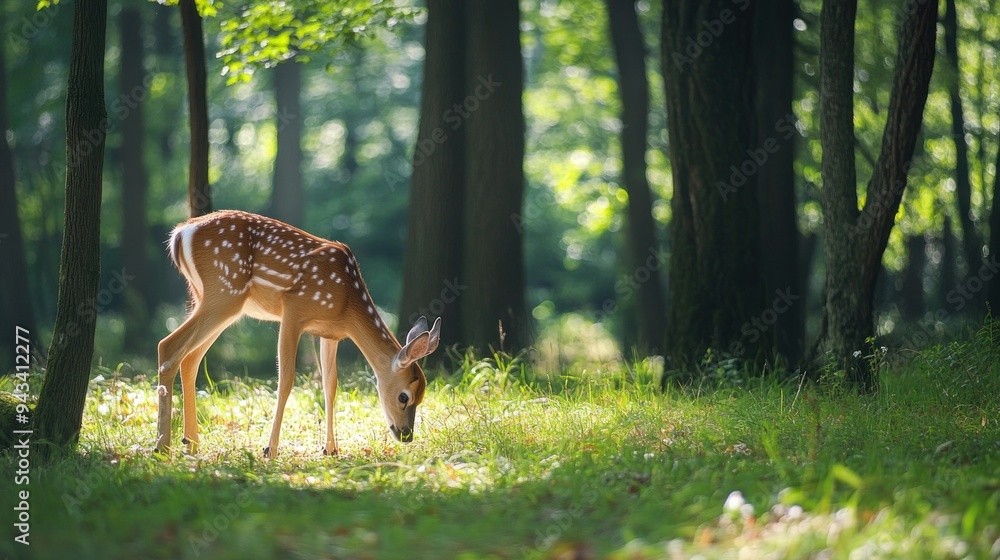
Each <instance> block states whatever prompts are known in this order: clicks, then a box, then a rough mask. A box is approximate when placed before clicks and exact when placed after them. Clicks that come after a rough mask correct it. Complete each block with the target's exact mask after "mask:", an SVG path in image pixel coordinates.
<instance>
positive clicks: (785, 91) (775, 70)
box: [753, 0, 806, 364]
mask: <svg viewBox="0 0 1000 560" xmlns="http://www.w3.org/2000/svg"><path fill="white" fill-rule="evenodd" d="M794 19H795V2H794V1H793V0H772V1H769V2H759V3H758V4H757V7H756V13H755V14H754V42H753V57H754V61H753V62H754V68H755V69H756V76H755V80H756V84H757V92H756V93H757V107H756V109H757V142H756V143H755V146H758V147H764V146H767V145H768V144H771V145H773V146H775V148H776V149H775V150H774V151H773V152H771V151H770V150H767V149H766V148H765V151H767V152H769V153H768V156H767V161H766V162H765V163H763V164H761V165H760V167H759V169H758V171H757V203H758V209H759V212H760V239H761V253H760V257H761V260H760V274H761V277H762V278H763V279H764V293H765V294H768V295H772V294H774V295H777V294H780V293H787V294H789V297H792V296H795V297H797V298H800V299H798V300H796V301H795V302H794V304H791V305H789V307H788V309H787V310H786V311H785V312H783V313H778V314H776V322H775V324H774V345H775V350H776V351H777V353H778V354H780V355H781V356H784V358H785V359H787V360H788V361H789V362H791V363H792V364H794V363H796V362H797V361H798V360H799V359H801V357H802V342H803V338H804V329H805V324H804V323H805V307H806V306H805V303H804V302H803V301H802V300H801V298H803V297H804V292H803V288H802V281H801V278H802V276H801V275H800V272H799V262H798V261H799V230H798V226H797V224H796V215H795V212H796V209H795V166H794V163H795V139H796V137H797V136H798V133H797V131H796V130H795V129H794V128H793V126H794V122H795V115H794V114H793V113H792V98H793V90H792V73H793V70H794V60H793V54H794V41H793V39H792V21H793V20H794Z"/></svg>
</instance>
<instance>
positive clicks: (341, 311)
mask: <svg viewBox="0 0 1000 560" xmlns="http://www.w3.org/2000/svg"><path fill="white" fill-rule="evenodd" d="M170 258H171V260H173V262H174V265H175V266H176V267H177V269H178V270H180V271H181V273H182V274H183V275H184V277H185V278H186V279H187V281H188V288H189V291H190V293H191V299H192V302H193V306H192V308H191V312H190V314H189V315H188V318H187V320H185V321H184V324H183V325H181V326H180V327H178V328H177V330H175V331H174V332H173V333H171V334H170V335H168V336H167V337H166V338H164V339H163V340H161V341H160V344H159V347H158V354H159V362H158V363H159V384H160V385H159V387H158V388H157V391H158V394H159V418H158V425H157V427H158V437H157V442H156V448H157V449H158V450H162V449H165V448H169V446H170V415H171V404H172V401H171V395H172V393H173V382H174V377H175V376H176V374H177V369H178V367H180V371H181V388H182V391H183V402H184V442H185V443H187V444H188V450H189V451H190V452H194V450H195V449H197V443H198V419H197V416H196V414H195V378H196V377H197V374H198V365H199V364H200V363H201V360H202V358H203V357H204V356H205V353H206V352H207V351H208V349H209V347H211V346H212V343H213V342H215V339H216V338H218V337H219V335H220V334H222V331H224V330H225V329H226V327H228V326H229V325H231V324H232V323H233V322H234V321H236V320H237V319H239V318H240V317H242V316H243V315H249V316H251V317H255V318H257V319H263V320H268V321H277V322H279V323H281V327H280V328H279V331H278V404H277V407H276V408H275V411H274V423H273V424H272V426H271V437H270V440H269V441H268V446H267V447H265V448H264V455H265V456H270V457H273V456H275V455H276V454H277V452H278V435H279V432H280V431H281V417H282V415H283V414H284V410H285V402H286V401H287V400H288V395H289V393H290V392H291V390H292V383H293V381H294V378H295V353H296V349H297V348H298V343H299V338H300V337H301V336H302V333H304V332H305V333H310V334H313V335H316V336H318V337H320V338H321V341H320V361H321V364H320V365H321V370H322V375H323V393H324V396H325V403H326V446H325V448H324V452H325V453H327V454H334V453H336V452H337V439H336V434H335V433H334V415H333V409H334V401H335V399H336V396H337V343H338V342H339V341H340V340H342V339H344V338H350V339H351V340H353V341H354V342H355V343H356V344H357V345H358V348H360V349H361V352H362V353H363V354H364V355H365V358H366V359H367V360H368V362H369V363H370V364H371V366H372V369H374V370H375V376H376V380H377V382H378V383H377V390H378V395H379V401H380V402H381V404H382V410H383V412H384V413H385V419H386V423H387V424H388V426H389V430H390V431H391V432H392V435H393V436H394V437H395V438H396V439H398V440H400V441H411V440H412V439H413V428H414V416H415V413H416V408H417V405H419V404H420V402H421V401H422V400H423V397H424V388H425V387H426V384H427V382H426V379H425V378H424V372H423V370H421V369H420V366H419V365H418V364H417V361H418V360H420V359H421V358H423V357H424V356H427V355H428V354H430V353H431V352H433V351H434V349H435V348H437V345H438V342H439V341H440V338H441V336H440V335H441V319H440V318H438V319H437V320H436V321H434V326H433V327H432V328H430V329H428V327H427V321H426V320H425V319H424V318H423V317H421V318H420V319H419V320H417V322H416V324H414V326H413V328H412V329H411V330H410V332H409V334H408V335H407V336H406V345H405V346H402V345H400V344H399V342H398V341H397V340H396V337H394V336H393V335H392V333H391V332H389V329H388V328H387V327H386V326H385V323H384V322H383V321H382V318H381V317H379V314H378V312H377V311H376V309H375V304H374V303H373V302H372V299H371V295H370V294H369V293H368V288H367V287H366V286H365V283H364V280H362V279H361V273H360V271H359V270H358V263H357V261H356V260H355V258H354V255H353V254H352V253H351V250H350V249H349V248H348V247H347V245H344V244H343V243H338V242H336V241H327V240H325V239H322V238H319V237H316V236H314V235H310V234H308V233H306V232H304V231H302V230H300V229H297V228H294V227H292V226H290V225H288V224H284V223H282V222H279V221H277V220H272V219H270V218H266V217H264V216H258V215H255V214H249V213H246V212H238V211H232V210H224V211H219V212H214V213H212V214H208V215H205V216H201V217H199V218H194V219H191V220H188V221H186V222H183V223H181V224H180V225H178V226H177V227H176V228H174V231H173V233H172V234H171V236H170Z"/></svg>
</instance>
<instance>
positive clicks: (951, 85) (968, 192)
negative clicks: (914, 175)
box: [942, 0, 983, 309]
mask: <svg viewBox="0 0 1000 560" xmlns="http://www.w3.org/2000/svg"><path fill="white" fill-rule="evenodd" d="M945 6H946V9H945V12H944V19H943V20H942V23H943V24H944V46H945V56H946V57H947V59H948V66H950V70H951V72H950V74H949V76H948V93H949V95H950V97H951V136H952V139H953V140H954V141H955V200H956V201H957V202H958V219H959V223H960V225H961V226H962V248H963V257H964V258H965V266H966V271H967V274H975V273H976V271H977V270H979V266H980V263H981V261H982V259H983V256H982V255H983V248H982V245H983V244H982V242H981V241H980V240H979V234H978V233H977V232H976V225H975V223H974V222H973V221H972V183H971V182H970V180H969V146H968V144H966V142H965V116H964V113H963V111H962V96H961V94H960V91H959V84H960V83H961V76H962V75H961V70H960V69H959V66H958V17H957V15H956V13H955V0H946V2H945ZM978 299H979V298H976V299H975V300H973V301H972V302H970V303H972V304H973V305H972V306H971V307H972V308H973V309H978V308H979V305H976V304H974V303H973V302H975V301H977V300H978Z"/></svg>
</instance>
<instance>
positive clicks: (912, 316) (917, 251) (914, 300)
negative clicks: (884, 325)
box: [899, 234, 927, 321]
mask: <svg viewBox="0 0 1000 560" xmlns="http://www.w3.org/2000/svg"><path fill="white" fill-rule="evenodd" d="M906 254H907V263H906V268H904V269H903V272H902V274H901V279H900V286H899V312H900V314H901V315H902V316H903V318H904V319H906V320H909V321H916V320H919V319H920V318H921V317H923V315H924V312H925V311H926V310H927V305H926V303H925V301H924V266H925V265H926V264H927V240H925V239H924V236H923V235H920V234H917V235H913V236H910V237H907V238H906Z"/></svg>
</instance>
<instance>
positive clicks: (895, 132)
mask: <svg viewBox="0 0 1000 560" xmlns="http://www.w3.org/2000/svg"><path fill="white" fill-rule="evenodd" d="M856 13H857V0H845V1H843V2H824V3H823V7H822V12H821V16H820V142H821V144H822V148H823V160H822V164H821V165H822V171H821V172H822V179H823V188H822V191H821V199H822V206H823V225H824V234H825V239H824V248H825V251H826V301H825V302H824V315H823V325H824V326H823V332H822V333H821V337H820V338H821V340H822V341H823V342H824V343H825V344H826V345H827V346H828V348H829V350H830V351H831V352H832V354H833V358H834V359H835V360H836V361H837V362H838V363H839V364H840V365H841V366H842V367H843V368H844V369H845V371H846V372H847V375H848V379H849V380H850V381H851V382H852V383H853V384H854V385H855V386H856V387H857V388H858V389H859V390H861V391H864V392H871V391H875V390H877V388H878V380H877V378H876V375H875V374H876V372H875V371H873V370H872V369H871V368H870V367H869V365H868V363H867V361H866V360H865V359H864V355H865V354H866V352H865V350H866V345H867V339H868V338H869V337H871V336H872V335H873V333H874V325H873V317H872V300H873V295H874V291H875V281H876V279H877V276H878V271H879V269H880V268H881V262H882V253H883V252H884V251H885V247H886V243H888V240H889V233H890V231H891V230H892V226H893V223H894V220H895V216H896V211H897V210H898V208H899V203H900V200H901V199H902V196H903V191H904V189H905V188H906V180H907V171H908V170H909V167H910V161H911V158H912V156H913V149H914V146H915V144H916V141H917V134H918V132H919V131H920V126H921V118H922V116H923V110H924V104H925V102H926V100H927V90H928V84H929V82H930V77H931V71H932V70H933V66H934V40H935V27H936V23H937V2H930V1H928V2H922V3H917V2H911V3H908V4H906V5H905V7H904V8H903V18H902V22H901V25H900V28H899V46H898V53H897V56H896V67H895V71H894V72H893V79H892V81H893V86H892V93H891V95H890V100H889V111H888V115H887V117H886V125H885V130H884V132H883V136H882V145H881V151H880V153H879V156H878V159H877V161H876V163H875V166H874V171H873V173H872V176H871V179H870V180H869V181H868V185H867V189H866V194H867V196H866V199H865V204H864V207H863V208H862V209H861V210H859V209H858V194H857V179H856V171H855V165H854V162H855V157H854V143H855V139H854V108H853V102H854V90H853V87H854V19H855V15H856Z"/></svg>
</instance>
